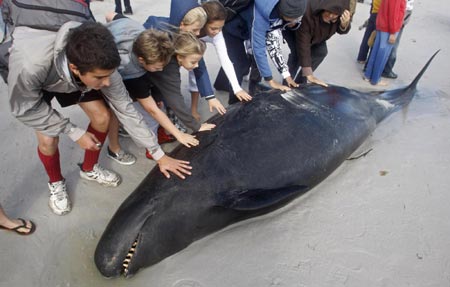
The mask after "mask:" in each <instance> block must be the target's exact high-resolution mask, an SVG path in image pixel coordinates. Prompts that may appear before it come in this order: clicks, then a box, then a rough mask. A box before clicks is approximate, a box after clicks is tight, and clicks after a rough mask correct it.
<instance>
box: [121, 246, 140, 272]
mask: <svg viewBox="0 0 450 287" xmlns="http://www.w3.org/2000/svg"><path fill="white" fill-rule="evenodd" d="M137 244H138V239H137V238H136V240H134V242H133V244H132V245H131V248H130V250H128V254H127V256H126V257H125V259H124V260H123V262H122V273H123V274H124V275H125V276H126V275H127V274H128V265H130V262H131V259H132V258H133V255H134V252H135V251H136V247H137Z"/></svg>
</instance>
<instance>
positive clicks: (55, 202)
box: [48, 179, 72, 215]
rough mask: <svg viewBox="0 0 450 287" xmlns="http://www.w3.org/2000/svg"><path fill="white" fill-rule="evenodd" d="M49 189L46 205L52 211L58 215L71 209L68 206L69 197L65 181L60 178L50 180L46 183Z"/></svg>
mask: <svg viewBox="0 0 450 287" xmlns="http://www.w3.org/2000/svg"><path fill="white" fill-rule="evenodd" d="M48 188H49V189H50V199H49V200H48V206H50V209H51V210H52V211H53V213H55V214H58V215H64V214H67V213H69V212H70V210H71V209H72V208H71V206H70V199H69V196H68V195H67V189H66V181H65V180H64V179H63V180H60V181H57V182H51V183H49V184H48Z"/></svg>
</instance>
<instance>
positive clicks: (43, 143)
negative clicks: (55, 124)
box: [38, 135, 59, 155]
mask: <svg viewBox="0 0 450 287" xmlns="http://www.w3.org/2000/svg"><path fill="white" fill-rule="evenodd" d="M58 143H59V138H58V137H48V136H43V135H40V136H38V145H39V150H40V151H41V153H43V154H45V155H53V154H54V153H55V152H56V150H57V149H58Z"/></svg>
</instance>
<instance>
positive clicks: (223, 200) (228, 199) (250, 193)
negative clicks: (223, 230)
mask: <svg viewBox="0 0 450 287" xmlns="http://www.w3.org/2000/svg"><path fill="white" fill-rule="evenodd" d="M307 190H308V187H307V186H304V185H294V186H288V187H282V188H278V189H250V190H233V191H226V192H220V193H218V194H217V205H219V206H222V207H225V208H231V209H235V210H256V209H261V208H266V207H269V206H272V205H275V204H277V203H281V202H282V201H284V200H287V199H289V198H290V197H291V196H293V195H295V196H297V195H299V194H301V193H304V192H306V191H307Z"/></svg>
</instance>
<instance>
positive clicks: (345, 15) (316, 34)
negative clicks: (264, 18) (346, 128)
mask: <svg viewBox="0 0 450 287" xmlns="http://www.w3.org/2000/svg"><path fill="white" fill-rule="evenodd" d="M348 9H349V1H348V0H316V1H311V2H309V3H308V6H307V8H306V13H305V15H304V16H303V19H302V24H301V25H300V28H299V29H298V30H296V31H294V32H290V33H295V35H294V38H295V41H296V46H295V51H296V57H295V58H296V59H297V61H292V62H295V63H297V64H296V66H295V67H290V69H291V70H292V71H298V69H299V68H301V69H300V71H298V72H297V75H296V77H295V81H296V82H297V83H306V82H307V81H309V82H311V83H315V84H318V85H322V86H325V87H326V86H327V84H326V83H325V82H323V81H322V80H320V79H318V78H316V77H315V76H314V74H313V72H314V71H315V70H316V69H317V67H319V65H320V64H321V63H322V61H323V60H324V59H325V57H326V56H327V54H328V47H327V40H328V39H330V38H331V37H332V36H333V35H334V34H335V33H337V34H341V35H342V34H347V33H348V32H349V31H350V26H351V25H350V19H351V13H350V11H349V10H348ZM286 34H287V31H285V35H286ZM285 37H287V35H286V36H285ZM291 53H292V50H291ZM292 62H291V63H292Z"/></svg>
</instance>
